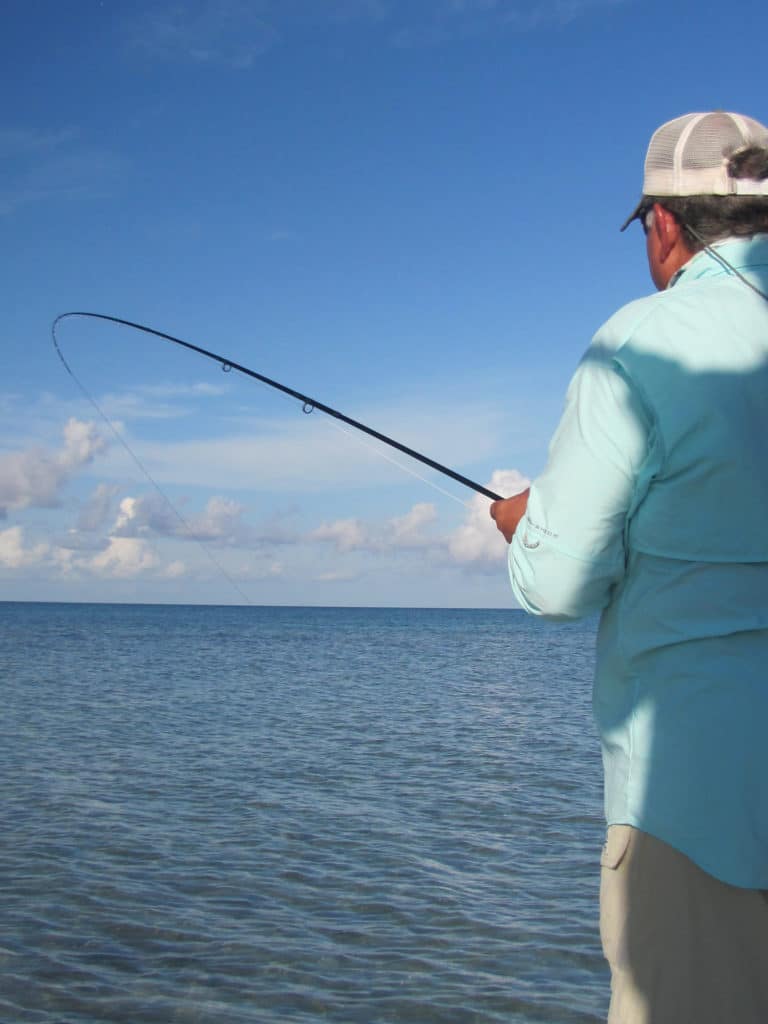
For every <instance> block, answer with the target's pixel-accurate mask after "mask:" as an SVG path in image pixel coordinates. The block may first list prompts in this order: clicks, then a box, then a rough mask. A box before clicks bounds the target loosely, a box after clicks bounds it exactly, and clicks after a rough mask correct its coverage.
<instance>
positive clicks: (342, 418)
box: [51, 312, 499, 604]
mask: <svg viewBox="0 0 768 1024" xmlns="http://www.w3.org/2000/svg"><path fill="white" fill-rule="evenodd" d="M70 317H83V318H88V319H90V320H97V321H106V322H108V323H112V324H116V325H118V326H121V327H128V328H131V329H134V330H137V331H141V332H143V333H144V334H147V335H150V336H154V337H158V338H161V339H163V340H166V341H169V342H172V343H173V344H176V345H180V346H182V347H184V348H187V349H190V350H191V351H194V352H197V353H199V354H200V355H202V356H204V357H206V358H208V359H211V360H213V361H215V362H217V363H218V364H219V365H220V367H221V369H222V370H224V371H226V372H229V371H231V370H236V371H238V372H239V373H242V374H245V375H246V376H248V377H251V378H252V379H255V380H256V381H258V382H259V383H261V384H263V385H265V386H268V387H271V388H274V389H276V390H277V391H278V392H279V393H281V395H282V397H283V398H293V399H295V400H298V401H300V402H301V403H302V410H303V411H304V412H305V413H311V412H313V411H314V410H315V409H318V410H320V411H321V412H325V413H327V414H328V416H329V417H330V419H329V421H328V422H329V423H330V425H332V426H334V427H335V428H336V429H337V430H340V431H341V432H342V433H343V434H345V435H346V436H347V437H350V438H352V439H353V440H355V441H357V442H358V443H360V444H362V445H364V447H366V448H368V449H370V450H371V451H373V452H374V453H375V454H376V455H378V456H379V457H380V458H383V459H385V460H386V461H387V462H390V463H392V464H393V465H395V466H397V467H398V468H399V469H401V470H402V471H403V472H405V473H409V474H410V475H411V476H413V477H415V478H416V479H418V480H420V481H421V482H422V483H424V484H426V485H427V486H428V487H431V488H432V489H433V490H436V491H438V492H439V493H440V494H442V495H444V496H445V497H448V498H451V500H453V501H455V502H457V503H458V504H460V505H462V507H466V506H467V504H468V503H467V502H463V501H461V499H460V498H458V497H457V496H456V495H455V494H452V493H451V492H450V491H447V490H445V489H444V488H442V487H439V486H438V485H437V484H436V483H435V482H434V481H432V480H429V479H428V478H427V477H425V476H423V475H422V474H420V473H418V472H416V470H415V469H413V468H412V467H409V466H407V465H404V464H403V463H402V462H400V461H398V460H397V459H395V458H392V457H391V456H389V455H387V453H386V452H385V451H382V450H381V448H380V447H378V446H376V445H374V444H373V443H371V442H369V441H367V439H366V438H365V437H360V436H359V433H360V432H362V433H363V434H364V435H369V436H370V437H372V438H374V440H376V441H381V442H383V443H384V444H386V445H389V446H390V447H392V448H395V449H397V450H398V451H401V452H403V453H405V454H406V455H408V456H410V457H412V458H414V459H416V460H417V461H419V462H422V463H424V464H426V465H427V466H429V467H430V468H432V469H434V470H436V471H438V472H440V473H442V474H444V475H446V476H449V477H450V478H452V479H453V480H456V481H458V482H459V483H461V484H463V485H464V486H466V487H469V488H471V489H472V490H474V491H477V492H478V493H480V494H483V495H485V496H486V497H488V498H491V499H492V500H494V501H495V500H497V499H498V498H499V495H497V494H494V492H493V491H490V490H488V488H486V487H483V486H481V485H480V484H477V483H475V482H474V481H472V480H470V479H468V478H467V477H465V476H463V475H462V474H460V473H457V472H456V471H454V470H452V469H449V468H448V467H446V466H443V465H441V464H440V463H438V462H435V461H434V460H433V459H430V458H428V457H427V456H425V455H422V454H421V453H420V452H417V451H415V450H414V449H412V448H409V447H407V446H406V445H403V444H401V443H400V442H398V441H395V440H393V439H392V438H390V437H387V436H386V435H385V434H381V433H379V432H378V431H376V430H373V429H372V428H371V427H368V426H366V425H365V424H363V423H360V422H358V421H357V420H354V419H352V418H351V417H349V416H346V415H345V414H344V413H340V412H338V411H337V410H335V409H332V408H331V407H330V406H327V405H324V404H323V403H322V402H318V401H316V400H314V399H312V398H309V397H308V396H307V395H304V394H302V393H301V392H298V391H295V390H294V389H292V388H289V387H286V386H285V385H283V384H280V383H278V382H277V381H273V380H271V379H270V378H268V377H265V376H264V375H262V374H260V373H257V372H256V371H255V370H251V369H249V368H248V367H245V366H241V365H240V364H238V363H236V362H235V361H234V360H230V359H228V358H227V357H226V356H221V355H218V354H217V353H214V352H210V351H208V350H207V349H204V348H201V347H199V346H197V345H193V344H191V343H190V342H187V341H183V340H182V339H180V338H175V337H173V336H172V335H170V334H165V333H164V332H162V331H158V330H155V329H154V328H151V327H146V326H144V325H143V324H138V323H134V322H132V321H130V320H124V319H122V318H120V317H114V316H108V315H106V314H103V313H89V312H71V313H62V314H61V315H60V316H58V317H56V319H55V320H54V322H53V324H52V327H51V334H52V338H53V344H54V347H55V349H56V353H57V355H58V357H59V359H60V360H61V363H62V365H63V366H64V368H65V370H66V371H67V373H68V374H69V376H70V377H71V378H72V380H73V381H74V382H75V384H76V385H77V387H78V389H79V390H80V392H81V393H82V394H83V396H84V397H85V398H86V400H87V401H88V402H89V404H90V405H91V406H92V407H93V408H94V409H95V411H96V413H97V414H98V416H99V417H100V419H101V420H103V422H104V423H105V424H106V425H107V427H108V429H109V431H110V433H111V434H112V435H113V436H114V437H115V438H116V439H117V441H118V442H119V443H120V446H121V447H122V448H123V449H124V450H125V451H126V452H127V454H128V456H129V457H130V458H131V460H132V461H133V463H134V464H135V465H136V466H137V468H138V469H139V471H140V472H141V474H142V475H143V476H144V477H145V478H146V480H147V481H148V482H149V484H150V485H151V486H152V488H153V490H154V491H155V492H156V493H157V494H158V495H159V497H160V498H161V500H162V501H163V503H164V504H165V506H166V507H167V508H168V509H169V510H170V511H171V512H172V514H173V516H174V517H175V518H176V520H177V521H178V522H179V524H180V525H181V526H182V528H183V529H184V530H185V531H186V533H187V535H188V536H189V537H190V538H192V539H194V540H195V541H196V542H197V543H198V545H199V546H200V547H201V548H202V550H203V551H204V552H205V554H206V556H207V558H208V559H209V560H210V561H211V563H212V564H213V565H214V566H215V567H216V568H217V569H218V570H219V572H220V573H221V574H222V576H223V577H224V578H225V579H226V580H227V581H228V582H229V583H230V585H231V586H232V587H233V588H234V590H235V591H236V592H237V594H238V595H239V596H240V597H241V598H242V599H243V601H245V602H246V603H247V604H252V603H253V602H252V601H251V600H250V598H249V597H248V595H247V594H246V593H245V592H244V591H243V589H242V588H241V587H240V585H239V584H238V582H237V581H236V580H235V579H234V578H233V576H232V575H231V574H230V573H229V572H228V571H227V569H226V568H225V567H224V566H223V565H222V564H221V562H220V561H219V559H218V558H216V556H215V555H214V553H213V551H211V549H210V548H209V547H208V545H207V544H205V543H204V542H203V540H201V538H200V537H195V536H194V532H193V530H192V527H191V525H190V523H189V522H188V521H187V520H186V519H185V518H184V516H183V515H182V513H181V512H180V511H179V510H178V509H177V508H176V506H175V505H174V503H173V502H172V501H171V499H170V498H169V497H168V495H167V494H166V493H165V491H164V490H163V488H162V487H161V486H160V484H159V483H158V482H157V481H156V480H155V479H154V477H153V476H152V474H151V473H150V472H149V470H148V469H147V467H146V466H145V465H144V463H143V462H142V460H141V459H140V458H139V456H138V455H137V454H136V452H135V451H134V450H133V449H132V447H131V446H130V445H129V443H128V441H127V440H126V439H125V437H124V436H123V435H122V434H121V432H120V431H119V430H118V429H117V427H116V426H115V424H114V423H113V422H112V420H111V419H110V417H109V416H108V415H107V413H106V412H105V411H104V410H103V409H102V407H101V405H100V404H99V402H98V401H97V400H96V399H95V398H94V396H93V394H92V393H91V392H90V390H89V389H88V388H87V387H86V386H85V384H84V383H83V382H82V381H81V380H80V378H79V377H78V375H77V374H76V373H75V372H74V370H73V369H72V367H71V366H70V364H69V362H68V361H67V359H66V357H65V356H64V353H63V351H62V348H61V345H60V344H59V338H58V335H57V329H58V327H59V324H60V323H61V321H63V320H65V319H67V318H70ZM348 427H352V428H354V429H355V430H356V431H357V432H358V433H353V431H352V430H350V429H348Z"/></svg>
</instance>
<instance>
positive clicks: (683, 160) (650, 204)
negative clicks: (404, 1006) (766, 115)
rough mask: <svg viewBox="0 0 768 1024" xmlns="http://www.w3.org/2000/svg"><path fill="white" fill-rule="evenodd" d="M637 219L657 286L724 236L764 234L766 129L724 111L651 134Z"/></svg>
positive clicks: (686, 118) (767, 219)
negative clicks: (642, 231) (643, 232)
mask: <svg viewBox="0 0 768 1024" xmlns="http://www.w3.org/2000/svg"><path fill="white" fill-rule="evenodd" d="M633 220H639V221H640V223H641V225H642V227H643V230H644V231H645V234H646V242H647V251H648V264H649V267H650V271H651V277H652V278H653V282H654V284H655V285H656V287H657V288H666V286H667V284H668V283H669V281H670V279H671V278H672V277H673V275H674V274H675V273H676V272H677V271H678V270H679V269H680V267H682V266H684V265H685V264H686V263H687V262H688V260H689V259H690V258H691V256H693V255H694V254H695V253H697V252H699V251H700V250H701V249H703V248H705V247H706V246H708V245H711V244H712V243H713V242H716V241H718V239H722V238H732V237H748V236H751V235H754V234H757V233H759V232H768V128H766V127H765V125H762V124H760V122H759V121H755V120H754V119H753V118H750V117H745V116H743V115H742V114H731V113H726V112H725V111H719V110H718V111H713V112H711V113H706V114H684V115H683V116H682V117H677V118H675V119H674V120H673V121H667V122H666V124H663V125H662V126H661V127H660V128H657V130H656V131H655V132H654V133H653V135H652V136H651V141H650V144H649V146H648V152H647V154H646V157H645V177H644V180H643V194H642V196H641V198H640V202H639V203H638V204H637V206H636V207H635V209H634V210H633V211H632V213H631V214H630V216H629V217H628V218H627V220H626V221H625V222H624V224H623V225H622V228H621V230H622V231H624V229H625V228H626V227H627V226H628V225H629V224H631V223H632V221H633Z"/></svg>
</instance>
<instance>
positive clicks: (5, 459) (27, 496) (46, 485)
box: [0, 419, 106, 515]
mask: <svg viewBox="0 0 768 1024" xmlns="http://www.w3.org/2000/svg"><path fill="white" fill-rule="evenodd" d="M105 448H106V442H105V440H104V438H103V437H102V436H101V435H100V434H99V432H98V430H97V429H96V426H95V424H93V423H85V422H82V421H81V420H76V419H69V420H68V421H67V423H66V424H65V426H64V444H63V446H62V447H61V448H60V449H59V451H54V452H51V451H46V450H45V449H43V448H37V447H36V448H28V449H26V450H24V451H20V452H8V453H5V454H3V455H0V515H5V514H6V512H7V511H8V510H9V509H23V508H28V507H29V506H37V507H41V508H52V507H54V506H56V505H57V504H58V501H59V494H60V492H61V490H62V488H63V487H64V485H65V484H66V483H67V482H68V481H69V480H70V479H71V478H72V477H73V476H74V475H75V473H77V472H78V471H79V470H80V469H82V468H83V467H84V466H86V465H88V464H89V463H91V462H92V461H93V460H94V459H95V457H96V456H97V455H98V454H100V453H101V452H103V451H104V449H105Z"/></svg>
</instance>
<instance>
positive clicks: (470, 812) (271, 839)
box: [0, 603, 608, 1024]
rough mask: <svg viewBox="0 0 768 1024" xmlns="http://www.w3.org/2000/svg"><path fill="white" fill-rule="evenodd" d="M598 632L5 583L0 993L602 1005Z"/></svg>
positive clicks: (105, 1016) (102, 1018) (172, 1005)
mask: <svg viewBox="0 0 768 1024" xmlns="http://www.w3.org/2000/svg"><path fill="white" fill-rule="evenodd" d="M593 638H594V624H587V625H579V624H575V625H567V626H552V625H547V624H544V623H541V622H537V621H534V620H531V619H529V618H527V617H526V616H524V615H523V614H522V613H520V612H515V611H445V610H404V609H401V610H385V609H329V608H232V607H169V606H130V605H129V606H126V605H62V604H59V605H57V604H48V605H46V604H14V603H5V604H0V695H1V699H2V704H1V709H2V710H1V712H0V780H1V781H2V791H1V792H2V799H1V800H0V1021H2V1022H3V1024H17V1022H40V1024H85V1022H88V1024H95V1022H118V1021H119V1022H129V1024H145V1022H159V1024H169V1022H200V1024H230V1022H232V1024H235V1022H238V1024H239V1022H242V1024H252V1022H259V1024H261V1022H264V1024H267V1022H269V1024H272V1022H274V1024H293V1022H296V1024H299V1022H302V1024H305V1022H314V1021H333V1022H339V1024H341V1022H350V1024H351V1022H359V1024H395V1022H408V1024H411V1022H412V1024H437V1022H445V1024H470V1022H472V1024H495V1022H499V1024H500V1022H504V1024H514V1022H521V1024H522V1022H532V1021H545V1022H548V1024H566V1022H588V1021H592V1022H594V1021H600V1020H604V1019H605V1014H606V1010H607V1002H608V972H607V968H606V966H605V964H604V962H603V958H602V954H601V952H600V945H599V936H598V924H597V899H598V884H599V879H598V872H599V868H598V859H599V853H600V847H601V844H602V832H603V827H602V817H601V780H600V764H599V754H598V746H597V740H596V736H595V731H594V728H593V725H592V721H591V712H590V688H591V675H592V667H593V659H592V647H593Z"/></svg>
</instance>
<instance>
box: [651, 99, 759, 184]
mask: <svg viewBox="0 0 768 1024" xmlns="http://www.w3.org/2000/svg"><path fill="white" fill-rule="evenodd" d="M750 144H755V145H759V146H765V145H768V129H766V128H765V127H764V126H763V125H761V124H760V123H759V121H754V120H753V119H752V118H750V117H742V116H741V115H739V114H729V113H725V112H723V111H716V112H714V113H710V114H685V115H684V116H683V117H678V118H675V120H674V121H669V122H668V123H667V124H664V125H662V126H661V128H659V129H658V130H657V131H656V132H655V133H654V135H653V138H652V139H651V143H650V145H649V147H648V154H647V156H646V160H645V180H644V183H643V192H644V193H645V194H646V195H658V196H665V195H666V196H689V195H729V194H733V193H738V194H750V195H765V194H768V182H760V183H756V182H748V181H747V180H745V179H741V180H738V181H737V180H736V179H733V178H730V177H729V176H728V168H727V163H728V157H729V156H730V155H731V154H732V153H733V152H734V150H737V149H740V148H741V147H742V146H746V145H750Z"/></svg>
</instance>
